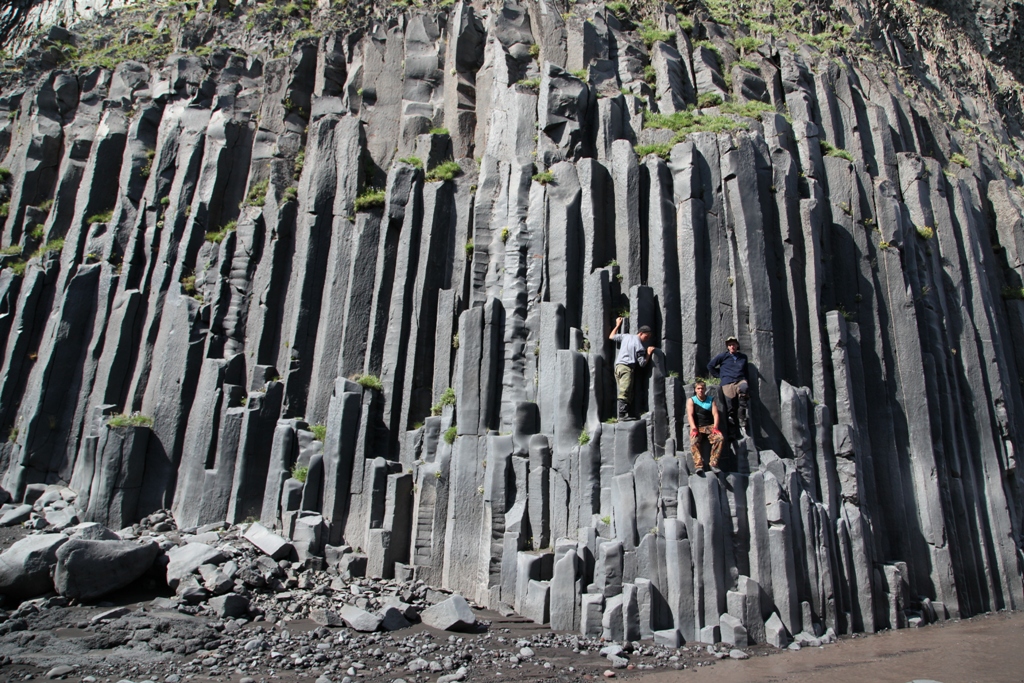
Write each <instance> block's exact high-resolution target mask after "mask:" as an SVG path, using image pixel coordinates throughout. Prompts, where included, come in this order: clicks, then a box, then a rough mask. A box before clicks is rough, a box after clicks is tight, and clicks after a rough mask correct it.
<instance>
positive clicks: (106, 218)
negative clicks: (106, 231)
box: [85, 209, 114, 225]
mask: <svg viewBox="0 0 1024 683" xmlns="http://www.w3.org/2000/svg"><path fill="white" fill-rule="evenodd" d="M113 217H114V210H113V209H110V210H109V211H102V212H100V213H95V214H93V215H91V216H89V217H88V218H86V219H85V222H86V223H88V224H89V225H92V224H93V223H109V222H110V219H111V218H113Z"/></svg>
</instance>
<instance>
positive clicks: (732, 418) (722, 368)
mask: <svg viewBox="0 0 1024 683" xmlns="http://www.w3.org/2000/svg"><path fill="white" fill-rule="evenodd" d="M725 348H726V349H727V350H726V351H723V352H722V353H720V354H718V355H717V356H715V357H714V358H712V359H711V362H710V363H708V372H710V373H711V376H712V377H718V378H720V379H721V380H722V386H721V388H720V389H719V393H720V394H721V396H722V403H723V405H724V407H725V417H726V420H727V421H728V423H729V431H730V432H731V433H732V436H733V437H734V438H739V429H740V428H741V427H742V428H743V429H744V430H746V429H747V399H748V395H747V391H748V389H749V384H748V383H747V356H746V355H745V354H743V353H740V342H739V340H738V339H736V337H726V339H725Z"/></svg>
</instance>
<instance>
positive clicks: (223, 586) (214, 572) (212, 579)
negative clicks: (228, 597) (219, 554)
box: [199, 564, 235, 595]
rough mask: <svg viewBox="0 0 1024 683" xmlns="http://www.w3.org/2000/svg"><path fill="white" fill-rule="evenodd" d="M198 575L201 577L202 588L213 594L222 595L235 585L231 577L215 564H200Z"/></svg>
mask: <svg viewBox="0 0 1024 683" xmlns="http://www.w3.org/2000/svg"><path fill="white" fill-rule="evenodd" d="M199 575H200V576H202V577H203V588H205V589H206V590H208V591H210V592H211V593H213V594H214V595H223V594H224V593H228V592H230V591H231V590H232V589H233V588H234V587H235V582H234V581H232V579H231V577H230V576H228V575H227V573H225V572H224V571H222V570H221V569H220V568H219V567H217V566H216V565H212V564H204V565H202V566H201V567H199Z"/></svg>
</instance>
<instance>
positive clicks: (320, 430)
mask: <svg viewBox="0 0 1024 683" xmlns="http://www.w3.org/2000/svg"><path fill="white" fill-rule="evenodd" d="M309 431H311V432H313V438H314V439H316V440H317V441H323V440H324V439H326V438H327V425H309Z"/></svg>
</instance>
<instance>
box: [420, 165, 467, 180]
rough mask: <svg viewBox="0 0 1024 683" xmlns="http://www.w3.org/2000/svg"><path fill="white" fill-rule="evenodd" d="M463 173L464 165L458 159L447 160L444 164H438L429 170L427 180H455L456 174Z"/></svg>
mask: <svg viewBox="0 0 1024 683" xmlns="http://www.w3.org/2000/svg"><path fill="white" fill-rule="evenodd" d="M461 174H462V167H461V166H459V163H458V162H457V161H446V162H444V163H443V164H438V165H437V166H435V167H434V168H432V169H430V170H429V171H427V177H426V179H427V182H428V183H433V182H437V181H449V180H454V179H455V176H458V175H461Z"/></svg>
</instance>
